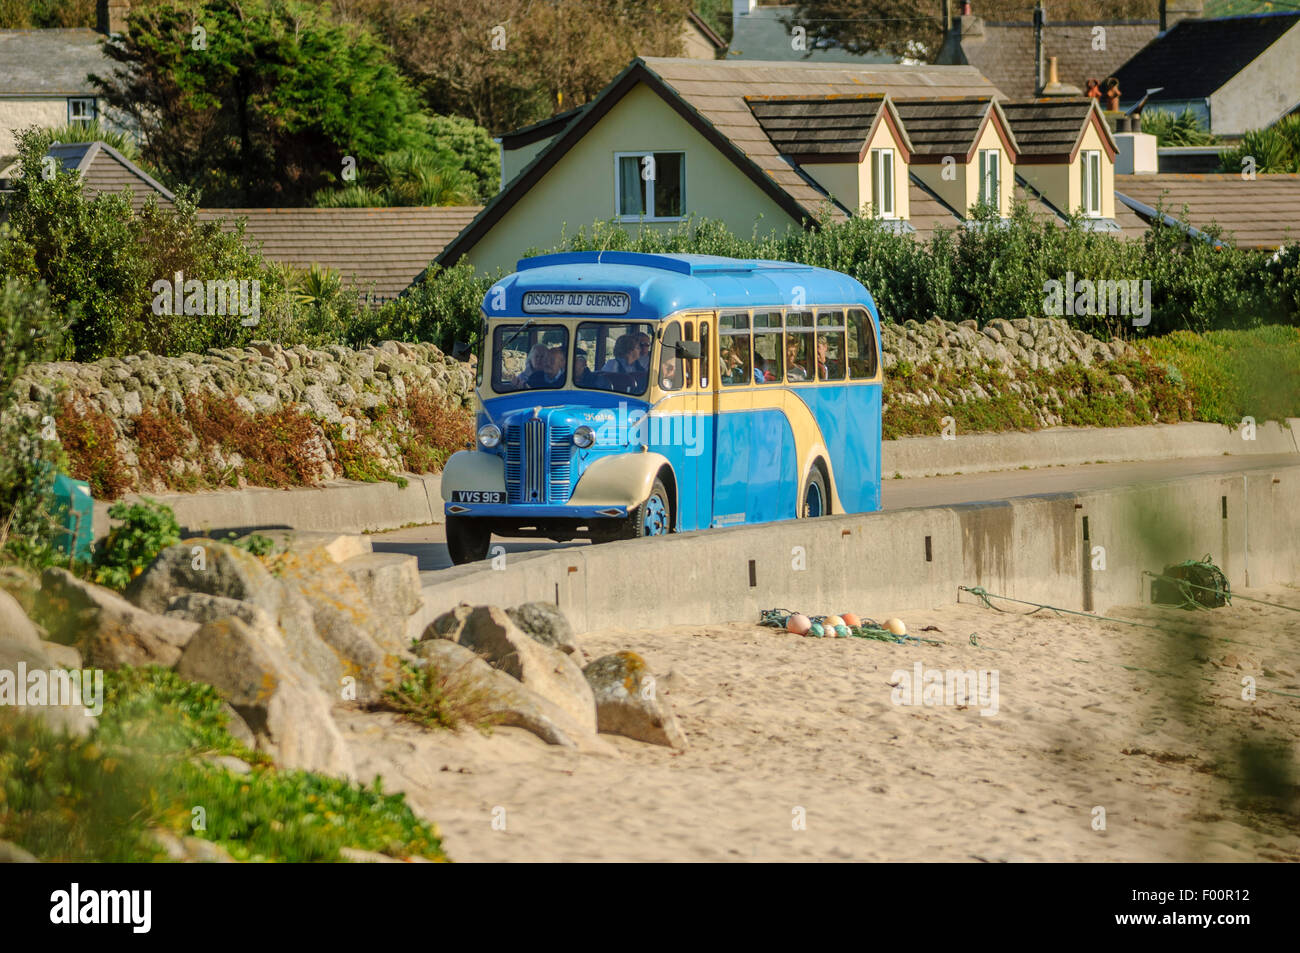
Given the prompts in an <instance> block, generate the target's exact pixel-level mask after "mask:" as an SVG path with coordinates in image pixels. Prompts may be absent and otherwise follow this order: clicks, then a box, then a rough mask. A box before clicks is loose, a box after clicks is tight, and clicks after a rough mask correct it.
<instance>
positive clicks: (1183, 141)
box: [1142, 107, 1219, 146]
mask: <svg viewBox="0 0 1300 953" xmlns="http://www.w3.org/2000/svg"><path fill="white" fill-rule="evenodd" d="M1142 131H1143V132H1145V133H1148V134H1150V135H1153V136H1155V137H1156V144H1157V145H1161V146H1213V145H1216V144H1217V143H1218V142H1219V137H1218V136H1216V135H1215V134H1214V133H1212V132H1210V131H1209V130H1208V129H1206V128H1205V127H1204V126H1203V125H1202V124H1201V118H1200V116H1198V115H1197V114H1196V113H1195V112H1193V111H1192V109H1191V108H1190V107H1189V108H1187V109H1184V110H1183V111H1182V112H1181V113H1179V114H1178V115H1174V114H1173V113H1171V112H1169V110H1167V109H1144V110H1143V111H1142Z"/></svg>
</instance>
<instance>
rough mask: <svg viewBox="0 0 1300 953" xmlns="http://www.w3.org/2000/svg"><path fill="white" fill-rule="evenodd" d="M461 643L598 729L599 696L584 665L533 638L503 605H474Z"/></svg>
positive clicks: (589, 725)
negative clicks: (584, 671) (597, 699)
mask: <svg viewBox="0 0 1300 953" xmlns="http://www.w3.org/2000/svg"><path fill="white" fill-rule="evenodd" d="M460 644H461V645H463V646H465V647H466V648H468V649H472V650H473V651H474V652H476V653H477V654H478V655H480V656H482V657H483V658H484V659H485V660H487V661H488V662H489V663H490V664H491V665H492V667H493V668H496V669H500V670H501V671H503V672H505V673H506V674H507V675H511V676H513V677H514V678H516V679H518V680H519V681H520V682H522V683H523V684H524V685H526V686H527V687H528V688H530V689H532V690H533V691H534V692H536V693H537V694H538V695H541V696H542V697H543V698H545V699H546V700H547V701H549V702H551V704H553V705H556V706H558V707H559V708H561V709H563V710H564V711H565V712H567V713H568V714H569V715H570V717H572V718H573V719H574V720H575V721H576V722H577V723H578V724H580V725H582V726H583V728H584V729H586V730H588V731H591V732H594V731H595V730H596V700H595V698H594V697H593V695H592V692H591V686H590V685H588V684H587V680H586V679H585V678H583V675H582V669H580V668H578V666H577V665H576V664H575V663H574V661H573V659H571V658H569V656H567V655H565V654H564V653H563V652H561V651H560V650H559V649H554V648H551V647H550V646H547V645H543V644H542V643H540V642H538V641H536V640H534V639H532V638H529V637H528V636H527V635H525V634H524V633H523V632H522V631H520V629H519V627H518V626H516V625H515V624H514V622H512V621H511V620H510V617H509V616H508V615H506V613H505V612H504V611H502V610H501V609H498V608H497V607H496V606H479V607H477V608H476V609H474V611H473V612H472V613H470V616H469V618H468V619H467V620H466V621H465V626H464V628H463V629H462V630H461V633H460Z"/></svg>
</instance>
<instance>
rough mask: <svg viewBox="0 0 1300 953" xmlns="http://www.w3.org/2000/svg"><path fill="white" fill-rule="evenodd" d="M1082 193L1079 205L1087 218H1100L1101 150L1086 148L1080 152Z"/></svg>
mask: <svg viewBox="0 0 1300 953" xmlns="http://www.w3.org/2000/svg"><path fill="white" fill-rule="evenodd" d="M1081 157H1082V159H1083V162H1082V172H1083V174H1082V175H1081V176H1080V182H1081V183H1082V186H1083V188H1082V195H1081V197H1080V202H1079V205H1080V206H1081V207H1082V208H1083V214H1084V215H1087V216H1088V217H1089V218H1101V151H1100V150H1097V149H1086V150H1084V151H1083V153H1082V156H1081Z"/></svg>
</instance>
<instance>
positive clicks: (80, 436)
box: [55, 395, 131, 500]
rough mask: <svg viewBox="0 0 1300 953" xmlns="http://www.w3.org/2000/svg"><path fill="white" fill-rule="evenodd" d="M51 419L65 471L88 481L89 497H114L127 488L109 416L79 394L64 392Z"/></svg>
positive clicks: (126, 479)
mask: <svg viewBox="0 0 1300 953" xmlns="http://www.w3.org/2000/svg"><path fill="white" fill-rule="evenodd" d="M55 421H56V425H57V429H58V436H59V442H60V443H61V444H62V446H63V451H64V453H65V454H67V459H68V472H69V473H70V474H71V475H72V476H73V477H75V478H76V479H78V480H85V481H86V482H87V483H89V484H90V493H91V495H92V496H94V497H95V498H96V499H101V500H115V499H117V498H118V497H119V496H121V495H122V494H123V493H125V492H126V491H127V490H129V489H130V488H131V476H130V474H129V473H128V472H127V469H126V462H125V461H124V460H123V459H122V455H121V454H120V453H118V451H117V433H116V431H115V430H114V427H113V418H112V417H110V416H109V415H108V414H107V413H105V412H104V411H102V410H100V409H99V408H98V407H95V406H93V405H92V404H90V403H89V402H88V401H86V400H85V399H84V398H82V397H80V396H76V395H65V396H64V397H63V399H62V400H61V402H60V403H59V409H58V412H57V414H56V416H55Z"/></svg>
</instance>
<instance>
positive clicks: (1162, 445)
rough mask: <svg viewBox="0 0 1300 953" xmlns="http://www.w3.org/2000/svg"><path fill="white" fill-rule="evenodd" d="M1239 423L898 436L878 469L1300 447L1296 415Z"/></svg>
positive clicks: (933, 471)
mask: <svg viewBox="0 0 1300 953" xmlns="http://www.w3.org/2000/svg"><path fill="white" fill-rule="evenodd" d="M1243 433H1244V431H1243V430H1242V429H1241V428H1235V429H1234V428H1229V427H1225V426H1222V425H1221V424H1208V423H1179V424H1157V425H1154V426H1149V427H1053V428H1051V429H1048V430H1035V431H1029V432H1026V433H1014V432H1013V433H998V434H962V433H960V432H958V433H957V434H956V435H955V436H954V438H953V439H950V440H945V439H944V438H943V437H941V436H938V437H902V438H899V439H898V440H887V441H885V444H884V448H883V455H882V460H881V467H880V469H881V475H882V476H883V477H884V478H885V479H886V480H888V479H890V478H892V477H894V476H895V475H896V474H897V475H900V476H902V477H904V478H909V479H910V478H912V477H921V476H936V475H941V474H949V473H988V472H991V471H994V470H1014V469H1016V468H1018V467H1046V466H1055V465H1058V464H1065V465H1072V464H1082V463H1098V462H1101V463H1124V462H1128V461H1133V460H1174V459H1180V458H1182V459H1186V458H1192V457H1217V456H1221V455H1223V454H1225V453H1226V454H1232V455H1234V456H1236V455H1252V454H1269V453H1300V442H1298V441H1300V419H1297V418H1290V419H1289V420H1288V421H1287V426H1283V425H1282V424H1279V423H1278V422H1277V421H1272V420H1269V421H1259V422H1257V423H1256V425H1255V438H1254V439H1253V440H1247V439H1244V438H1243Z"/></svg>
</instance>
